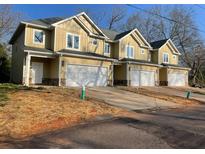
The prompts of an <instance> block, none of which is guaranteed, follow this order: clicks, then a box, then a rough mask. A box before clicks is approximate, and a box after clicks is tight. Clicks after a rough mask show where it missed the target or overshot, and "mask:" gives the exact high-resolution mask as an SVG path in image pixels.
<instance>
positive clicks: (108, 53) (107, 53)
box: [104, 42, 111, 55]
mask: <svg viewBox="0 0 205 154" xmlns="http://www.w3.org/2000/svg"><path fill="white" fill-rule="evenodd" d="M106 45H108V46H109V52H105V49H106V48H105V47H106ZM110 53H111V45H110V43H107V42H105V45H104V55H110Z"/></svg>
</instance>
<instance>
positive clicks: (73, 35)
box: [66, 33, 80, 51]
mask: <svg viewBox="0 0 205 154" xmlns="http://www.w3.org/2000/svg"><path fill="white" fill-rule="evenodd" d="M68 35H72V38H73V39H72V45H73V47H72V48H70V47H68V46H67V45H68V44H67V42H68ZM75 36H77V37H78V38H79V45H78V49H76V48H74V37H75ZM66 49H72V50H77V51H79V50H80V35H78V34H74V33H66Z"/></svg>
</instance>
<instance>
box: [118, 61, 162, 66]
mask: <svg viewBox="0 0 205 154" xmlns="http://www.w3.org/2000/svg"><path fill="white" fill-rule="evenodd" d="M120 63H128V64H139V65H147V66H155V67H163V66H162V65H158V64H151V63H142V62H131V61H120Z"/></svg>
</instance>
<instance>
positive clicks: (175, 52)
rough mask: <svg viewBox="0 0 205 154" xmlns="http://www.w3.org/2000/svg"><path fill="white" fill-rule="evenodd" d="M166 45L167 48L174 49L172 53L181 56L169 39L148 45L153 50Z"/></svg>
mask: <svg viewBox="0 0 205 154" xmlns="http://www.w3.org/2000/svg"><path fill="white" fill-rule="evenodd" d="M167 43H169V44H168V46H169V47H171V48H172V49H174V51H173V53H174V54H177V55H181V53H180V52H179V50H178V49H177V47H176V46H175V45H174V43H173V42H172V40H171V39H164V40H159V41H155V42H151V43H150V45H151V46H152V48H153V49H160V48H161V47H162V46H163V45H165V44H167Z"/></svg>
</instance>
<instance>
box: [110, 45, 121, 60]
mask: <svg viewBox="0 0 205 154" xmlns="http://www.w3.org/2000/svg"><path fill="white" fill-rule="evenodd" d="M119 47H120V43H119V42H117V43H112V44H111V56H112V57H113V58H117V59H119V49H120V48H119Z"/></svg>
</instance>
